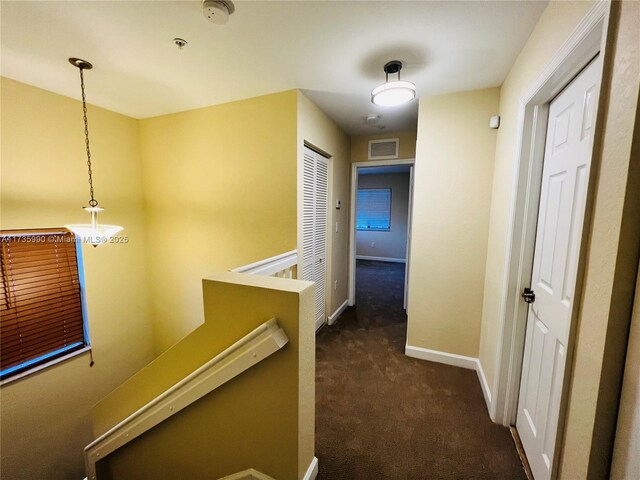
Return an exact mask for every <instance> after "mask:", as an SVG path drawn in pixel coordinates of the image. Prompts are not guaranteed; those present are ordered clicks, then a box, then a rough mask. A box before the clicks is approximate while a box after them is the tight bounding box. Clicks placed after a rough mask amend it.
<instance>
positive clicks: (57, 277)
mask: <svg viewBox="0 0 640 480" xmlns="http://www.w3.org/2000/svg"><path fill="white" fill-rule="evenodd" d="M0 237H1V240H2V245H1V251H0V253H1V258H0V267H1V272H0V273H1V274H0V277H1V285H0V287H1V288H0V290H1V292H0V379H1V380H6V379H7V378H11V377H14V376H18V375H20V374H22V373H24V372H26V371H29V370H31V369H33V368H35V367H37V366H41V365H43V364H48V363H49V362H52V361H53V360H55V359H60V357H63V356H66V355H68V354H70V353H71V352H75V351H77V350H81V349H84V348H85V347H87V346H88V341H87V335H86V328H85V322H84V315H83V301H82V298H83V295H82V291H81V282H80V275H79V269H78V257H77V253H76V239H75V236H74V235H73V233H71V232H69V231H68V230H64V229H57V230H44V231H42V230H37V231H36V230H12V231H1V232H0Z"/></svg>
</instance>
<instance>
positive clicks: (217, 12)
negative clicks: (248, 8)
mask: <svg viewBox="0 0 640 480" xmlns="http://www.w3.org/2000/svg"><path fill="white" fill-rule="evenodd" d="M235 9H236V7H235V6H234V5H233V2H232V1H231V0H202V13H203V14H204V18H206V19H207V20H209V21H210V22H212V23H215V24H216V25H224V24H226V23H227V22H228V21H229V15H231V14H232V13H233V12H234V11H235Z"/></svg>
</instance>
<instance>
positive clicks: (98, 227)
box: [65, 207, 124, 247]
mask: <svg viewBox="0 0 640 480" xmlns="http://www.w3.org/2000/svg"><path fill="white" fill-rule="evenodd" d="M84 209H85V210H86V211H87V212H89V213H90V214H91V223H72V224H71V225H65V228H68V229H69V230H71V231H72V232H73V233H75V234H76V237H79V238H80V239H81V240H82V242H83V243H90V244H91V245H93V246H94V247H97V246H98V245H100V244H102V243H106V242H108V241H109V239H110V238H111V237H113V236H114V235H115V234H116V233H118V232H119V231H121V230H122V229H123V228H124V227H121V226H120V225H105V224H104V223H103V224H99V223H98V212H101V211H102V210H104V208H100V207H84Z"/></svg>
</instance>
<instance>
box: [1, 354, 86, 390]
mask: <svg viewBox="0 0 640 480" xmlns="http://www.w3.org/2000/svg"><path fill="white" fill-rule="evenodd" d="M89 351H91V345H86V346H84V347H82V348H81V349H79V350H74V351H73V352H70V353H67V354H66V355H63V356H61V357H56V358H54V359H53V360H50V361H48V362H46V363H41V364H39V365H37V366H35V367H33V368H30V369H29V370H25V371H24V372H22V373H18V374H16V375H13V376H11V377H9V378H6V379H4V380H2V381H1V382H0V386H2V387H4V386H5V385H8V384H9V383H11V382H15V381H16V380H20V379H21V378H24V377H28V376H29V375H32V374H34V373H37V372H39V371H41V370H44V369H45V368H49V367H53V366H54V365H56V364H58V363H62V362H66V361H67V360H70V359H72V358H73V357H77V356H78V355H82V354H83V353H87V352H89Z"/></svg>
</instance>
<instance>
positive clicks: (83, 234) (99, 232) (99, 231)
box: [65, 58, 123, 247]
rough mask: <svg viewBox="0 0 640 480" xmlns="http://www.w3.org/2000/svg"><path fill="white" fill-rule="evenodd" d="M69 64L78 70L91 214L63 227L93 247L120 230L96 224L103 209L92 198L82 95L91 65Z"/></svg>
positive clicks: (115, 226) (86, 63) (89, 155)
mask: <svg viewBox="0 0 640 480" xmlns="http://www.w3.org/2000/svg"><path fill="white" fill-rule="evenodd" d="M69 63H71V65H73V66H74V67H77V68H78V70H80V90H81V92H82V112H83V119H84V143H85V145H86V148H87V169H88V174H89V206H88V207H83V208H84V209H85V210H86V211H87V212H89V213H90V214H91V223H77V224H73V225H65V227H66V228H68V229H69V230H71V231H72V232H73V233H75V234H76V236H77V237H79V238H80V239H81V240H82V241H83V242H84V243H90V244H91V245H93V246H94V247H96V246H98V245H100V244H101V243H106V242H108V241H109V238H111V237H113V236H114V235H115V234H116V233H118V232H119V231H120V230H122V228H123V227H121V226H119V225H104V224H99V223H98V212H101V211H103V210H104V208H102V207H99V206H98V201H97V200H96V199H95V198H94V196H93V171H92V170H91V150H90V148H89V122H88V121H87V100H86V97H85V93H84V73H83V72H84V71H85V70H91V69H92V68H93V65H91V64H90V63H89V62H87V61H85V60H81V59H79V58H70V59H69Z"/></svg>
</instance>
